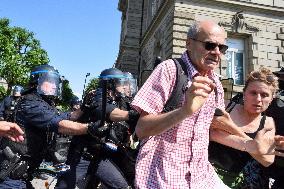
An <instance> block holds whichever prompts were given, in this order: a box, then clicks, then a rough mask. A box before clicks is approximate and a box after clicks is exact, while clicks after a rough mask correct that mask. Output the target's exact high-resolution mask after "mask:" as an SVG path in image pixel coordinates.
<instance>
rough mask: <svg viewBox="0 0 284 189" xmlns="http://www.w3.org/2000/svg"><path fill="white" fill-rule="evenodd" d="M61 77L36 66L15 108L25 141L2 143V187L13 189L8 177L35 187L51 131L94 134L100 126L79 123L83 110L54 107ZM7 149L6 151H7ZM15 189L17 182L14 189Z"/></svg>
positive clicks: (52, 68)
mask: <svg viewBox="0 0 284 189" xmlns="http://www.w3.org/2000/svg"><path fill="white" fill-rule="evenodd" d="M61 82H62V80H61V77H60V74H59V72H58V71H57V70H56V69H55V68H54V67H52V66H50V65H40V66H36V67H35V68H34V69H33V70H32V72H31V74H30V80H29V89H28V90H27V91H25V92H24V93H23V95H22V97H21V99H20V100H19V101H18V104H17V106H16V108H15V120H16V123H17V124H18V125H20V126H21V127H22V128H23V129H24V132H25V141H24V143H23V144H21V145H19V144H16V143H13V142H9V141H7V140H2V141H1V149H4V150H3V152H6V153H3V154H2V156H1V154H0V156H1V157H0V159H1V161H0V166H1V169H0V176H1V177H0V179H2V180H4V182H3V183H2V185H1V187H2V188H5V187H6V188H10V187H11V186H7V185H6V184H5V180H6V178H8V177H10V178H12V179H14V180H19V179H24V180H25V181H26V187H27V188H33V186H32V184H31V183H30V181H31V180H32V178H33V175H34V173H35V171H36V169H37V167H38V166H39V165H40V163H41V162H42V160H43V159H44V158H45V156H46V155H47V153H46V149H48V145H49V140H48V136H49V133H50V132H55V133H62V134H68V135H81V134H87V133H89V134H91V135H95V134H96V132H97V131H98V129H99V123H91V124H82V123H77V122H73V121H70V120H76V119H77V118H78V117H79V116H80V115H81V113H82V112H81V111H80V110H79V111H77V112H72V113H64V112H60V111H58V110H57V109H56V108H55V107H54V100H55V99H56V98H58V97H60V95H61ZM5 150H6V151H5ZM12 188H15V181H13V187H12Z"/></svg>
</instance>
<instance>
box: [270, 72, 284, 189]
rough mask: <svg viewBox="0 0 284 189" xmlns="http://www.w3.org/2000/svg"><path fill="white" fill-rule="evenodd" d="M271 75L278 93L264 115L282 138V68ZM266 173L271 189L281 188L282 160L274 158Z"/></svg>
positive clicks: (283, 128)
mask: <svg viewBox="0 0 284 189" xmlns="http://www.w3.org/2000/svg"><path fill="white" fill-rule="evenodd" d="M273 73H274V74H275V75H276V76H277V77H278V83H279V91H278V92H277V94H276V97H275V98H274V99H273V100H272V102H271V104H270V106H269V107H268V109H267V110H266V114H267V115H268V116H270V117H272V118H273V119H274V122H275V135H282V136H284V67H282V68H281V69H280V70H279V71H276V72H273ZM266 171H267V172H268V173H269V176H270V177H272V178H273V179H274V183H273V186H272V188H273V189H278V188H283V186H284V181H283V176H284V158H283V157H278V156H275V160H274V162H273V164H272V165H270V166H269V167H268V168H266Z"/></svg>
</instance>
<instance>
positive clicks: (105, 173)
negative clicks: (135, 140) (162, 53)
mask: <svg viewBox="0 0 284 189" xmlns="http://www.w3.org/2000/svg"><path fill="white" fill-rule="evenodd" d="M125 78H127V77H125V75H124V74H123V72H121V71H120V70H118V69H115V68H111V69H106V70H104V71H103V72H102V73H101V74H100V87H101V88H99V89H97V90H96V92H95V93H94V94H93V96H92V97H91V100H90V101H89V102H86V101H88V100H86V99H85V101H84V102H83V106H84V107H85V108H86V107H89V108H88V109H89V110H91V111H88V112H92V114H91V115H89V116H87V117H88V118H87V119H90V118H91V119H92V117H94V115H95V117H96V118H97V119H100V120H102V119H106V120H107V122H108V123H110V122H111V121H110V120H109V116H110V113H111V112H112V111H113V110H114V109H115V108H120V109H124V110H126V111H128V110H130V106H129V102H130V101H131V98H130V99H128V98H123V97H124V96H122V95H120V93H117V91H116V89H115V88H116V85H117V84H118V82H121V81H123V80H125ZM104 81H105V82H106V85H107V89H108V92H110V91H112V92H116V96H115V99H112V97H110V96H109V97H108V99H107V100H106V107H105V109H106V111H105V112H106V116H105V118H104V115H102V112H104V111H102V109H103V107H102V106H103V105H102V101H103V96H104V94H103V92H102V87H103V85H104V84H103V82H104ZM128 114H129V119H130V122H132V123H133V124H132V125H134V126H135V125H136V122H137V120H138V118H139V115H138V113H136V112H134V111H129V113H128ZM97 119H95V120H92V121H97ZM110 125H111V126H110ZM125 125H126V127H125ZM110 127H111V128H112V129H109V128H110ZM128 127H129V125H128V124H127V123H122V124H118V123H114V124H109V125H108V130H106V131H107V132H106V131H104V134H103V135H101V137H100V139H99V141H98V140H97V141H95V140H89V139H88V138H87V137H82V136H80V137H78V136H77V137H74V138H73V139H72V142H71V146H70V148H69V154H68V158H67V162H66V163H67V164H68V163H69V164H70V166H71V171H69V172H66V174H65V175H64V176H63V177H61V178H59V179H58V183H57V185H56V187H55V188H74V187H75V184H76V182H77V181H78V178H79V177H80V176H82V175H83V173H85V172H86V170H82V169H80V167H86V166H88V173H87V176H86V179H87V180H88V179H89V178H90V181H91V182H89V183H88V184H87V185H88V186H86V184H85V186H84V187H86V188H88V187H90V188H91V187H93V186H94V185H95V186H96V184H97V183H96V182H97V181H100V182H102V183H103V184H104V185H105V187H107V188H127V187H128V186H129V185H130V184H132V183H130V182H129V181H128V180H134V163H135V159H134V160H133V162H134V163H133V164H132V165H133V166H132V167H131V168H132V170H131V168H130V169H129V168H128V167H127V166H126V165H125V161H127V160H128V159H127V158H125V157H124V156H121V155H120V153H121V151H120V152H112V150H115V149H112V148H111V149H109V148H107V147H106V144H105V142H107V141H112V140H117V139H119V140H120V141H121V142H126V140H127V137H128V132H129V128H128ZM132 130H134V129H133V128H132ZM111 133H112V134H111ZM116 133H120V135H119V136H118V135H117V136H116ZM105 134H106V135H105ZM125 137H126V138H125ZM127 142H128V141H127ZM108 144H110V143H108ZM121 144H122V143H121ZM85 147H87V148H88V152H87V153H83V150H84V148H85ZM109 147H114V148H115V146H109ZM82 154H83V156H84V154H85V156H86V154H88V155H90V156H92V157H91V159H89V160H91V164H90V165H89V162H86V161H82V159H81V161H80V158H81V156H82ZM129 156H130V155H129ZM121 162H124V166H123V165H119V163H120V164H121ZM130 163H131V162H129V161H127V163H126V164H130ZM125 177H126V178H125ZM128 178H129V179H128ZM127 181H128V182H127Z"/></svg>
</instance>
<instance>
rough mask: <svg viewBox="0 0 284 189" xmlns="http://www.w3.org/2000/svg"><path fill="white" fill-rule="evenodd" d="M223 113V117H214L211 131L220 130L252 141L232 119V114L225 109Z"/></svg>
mask: <svg viewBox="0 0 284 189" xmlns="http://www.w3.org/2000/svg"><path fill="white" fill-rule="evenodd" d="M220 110H221V111H222V112H223V115H222V116H214V118H213V120H212V123H211V127H210V129H219V130H222V131H225V132H227V133H230V134H232V135H236V136H240V137H243V138H248V139H250V138H249V137H248V136H247V135H246V134H245V133H244V132H243V131H242V130H241V128H240V127H238V126H237V125H236V124H235V123H234V121H233V120H232V119H231V117H230V114H229V113H228V112H226V111H225V110H224V109H220Z"/></svg>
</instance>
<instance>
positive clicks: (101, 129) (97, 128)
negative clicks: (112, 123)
mask: <svg viewBox="0 0 284 189" xmlns="http://www.w3.org/2000/svg"><path fill="white" fill-rule="evenodd" d="M108 130H109V128H108V127H107V126H101V121H96V122H94V123H93V122H91V123H89V124H88V130H87V133H88V134H89V135H91V136H92V137H97V138H102V137H104V136H105V135H106V134H107V133H108Z"/></svg>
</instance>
